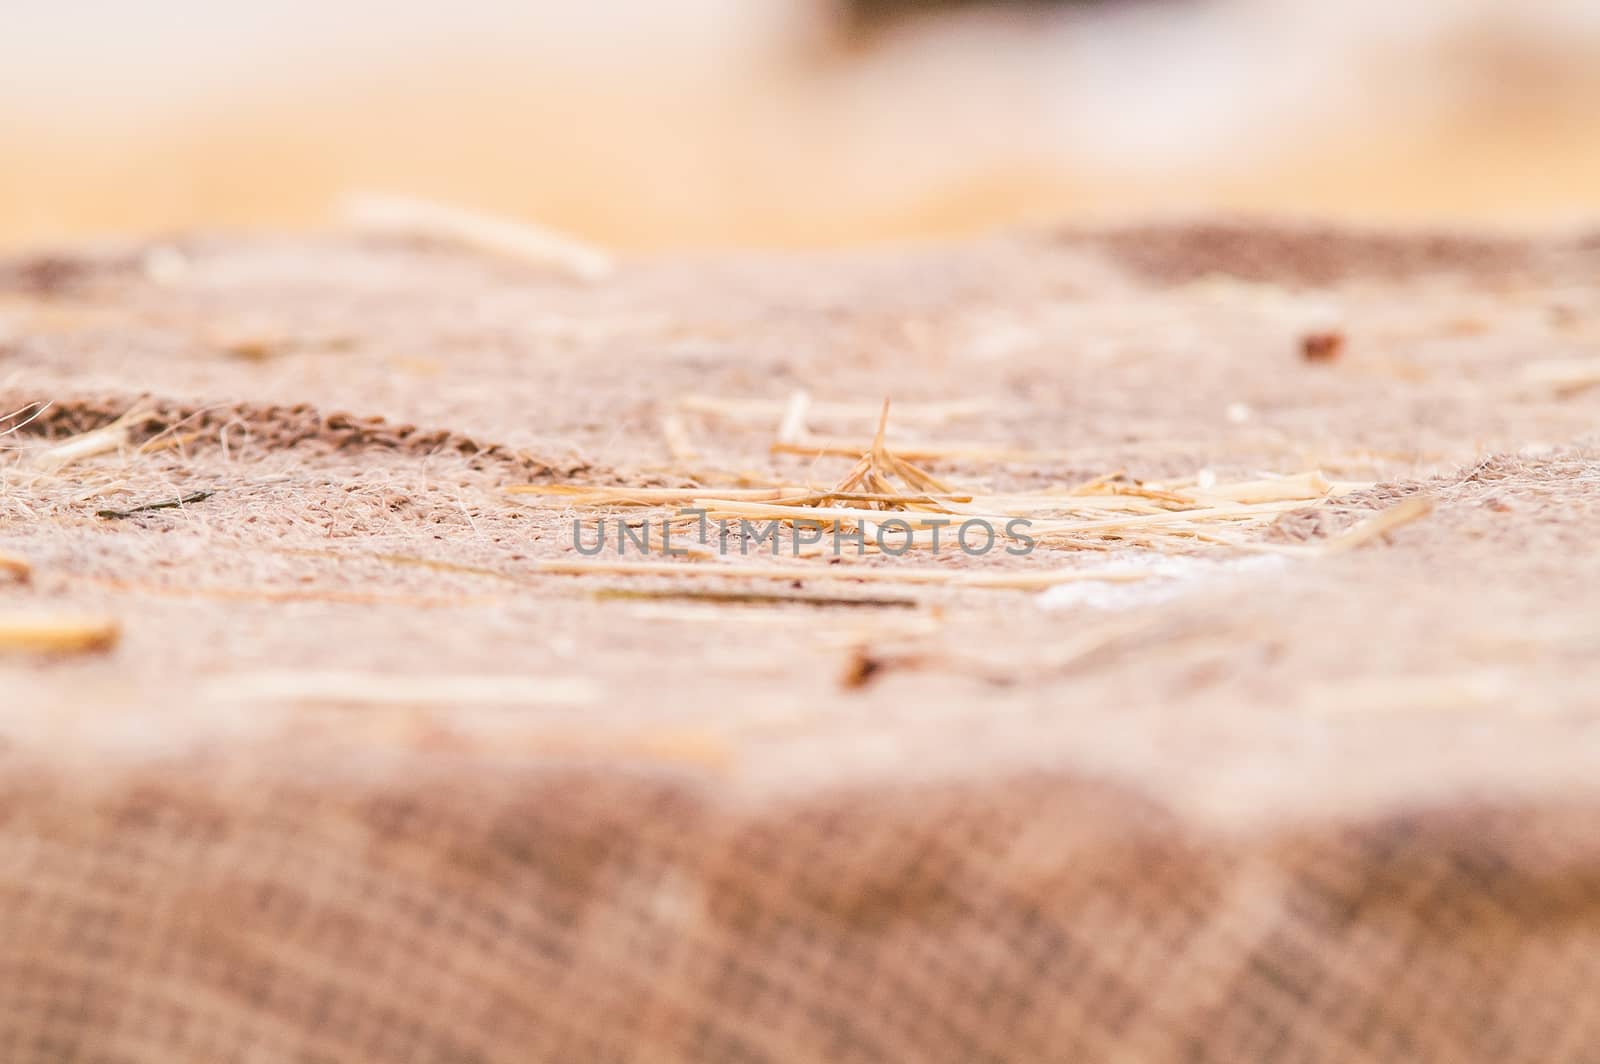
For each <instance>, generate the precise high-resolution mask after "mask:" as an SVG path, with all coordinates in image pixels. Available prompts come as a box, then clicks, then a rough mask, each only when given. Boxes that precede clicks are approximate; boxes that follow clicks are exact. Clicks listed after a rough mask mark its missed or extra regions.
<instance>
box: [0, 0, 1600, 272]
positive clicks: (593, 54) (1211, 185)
mask: <svg viewBox="0 0 1600 1064" xmlns="http://www.w3.org/2000/svg"><path fill="white" fill-rule="evenodd" d="M829 7H830V5H829V4H827V3H825V2H822V0H679V2H675V3H671V4H662V3H657V2H654V0H597V2H594V3H587V4H572V3H566V2H562V0H531V2H527V3H522V4H516V5H509V4H502V3H496V2H494V0H462V2H461V3H456V4H451V5H449V6H447V7H440V6H439V5H424V4H419V3H414V2H407V0H387V2H379V0H341V2H339V3H332V4H330V3H325V2H319V0H284V2H281V3H278V4H274V5H272V6H271V7H270V8H261V9H257V8H248V7H239V6H220V5H216V4H204V3H201V2H199V0H150V2H149V3H147V4H144V5H141V6H138V7H133V6H125V5H100V10H97V12H96V16H95V17H94V18H85V17H83V14H82V12H81V11H80V10H79V7H78V5H71V4H65V5H39V4H31V5H9V6H8V8H7V9H6V10H4V11H0V158H3V159H4V160H5V164H6V165H4V166H0V246H8V247H21V246H31V245H35V244H41V243H48V242H50V241H58V240H65V239H76V238H84V237H97V236H99V235H101V234H103V233H105V232H108V231H114V232H121V233H133V234H144V233H149V232H152V231H161V230H171V229H180V228H193V227H195V226H247V227H260V226H269V227H283V226H307V225H315V224H319V223H321V222H322V221H323V220H324V219H326V218H327V217H328V215H329V212H330V211H331V210H332V208H333V205H334V204H335V203H336V202H337V201H338V200H339V199H340V197H342V196H343V195H345V194H346V193H349V192H352V191H365V192H400V193H407V194H412V195H422V196H428V197H433V198H438V199H442V200H446V201H449V202H456V203H461V204H464V205H467V206H471V207H477V208H483V209H489V210H494V211H498V212H503V213H507V214H512V215H516V216H520V217H526V218H532V219H537V220H539V221H542V222H545V223H547V224H551V225H555V226H558V227H561V228H565V229H570V230H572V231H574V232H577V233H580V234H582V235H584V236H587V237H589V238H590V239H595V240H601V241H604V242H606V243H609V244H614V245H617V246H620V247H626V248H633V249H684V248H705V247H726V246H751V245H757V246H837V245H841V244H857V243H862V242H869V241H873V240H879V239H883V238H886V237H887V238H903V237H908V236H929V235H933V236H939V235H949V234H956V233H971V232H975V231H983V230H986V229H988V228H990V227H992V226H994V225H1002V224H1015V223H1017V222H1021V221H1038V220H1045V219H1056V218H1062V217H1070V218H1079V219H1082V218H1099V217H1101V216H1103V215H1106V214H1112V215H1116V216H1132V217H1145V216H1147V215H1148V213H1149V212H1151V211H1156V212H1169V213H1170V212H1185V211H1188V212H1201V213H1204V212H1209V211H1217V210H1252V211H1267V212H1276V213H1280V214H1281V213H1288V214H1291V215H1303V214H1313V215H1315V216H1319V217H1329V216H1337V217H1343V218H1356V219H1363V220H1374V219H1375V220H1379V221H1382V222H1384V223H1391V222H1396V221H1398V222H1409V223H1418V222H1421V223H1427V222H1430V221H1431V222H1434V223H1438V222H1441V221H1448V222H1452V223H1459V222H1461V221H1463V220H1475V221H1477V222H1479V223H1500V224H1516V225H1528V224H1547V223H1552V222H1553V223H1557V224H1561V223H1565V222H1568V221H1570V220H1572V219H1584V218H1589V217H1593V215H1594V213H1595V212H1596V211H1597V210H1600V192H1597V191H1596V190H1597V189H1600V148H1597V147H1596V138H1595V137H1594V136H1593V135H1592V131H1593V129H1594V128H1595V127H1596V125H1597V124H1600V62H1597V61H1596V60H1597V56H1600V17H1597V16H1596V9H1595V6H1594V5H1593V4H1592V3H1590V2H1589V0H1541V2H1538V3H1524V4H1506V3H1504V2H1502V0H1432V2H1429V3H1426V4H1394V3H1392V2H1387V0H1348V2H1346V3H1342V4H1338V5H1327V4H1313V3H1306V2H1304V0H1208V2H1206V3H1106V4H1092V5H1069V9H1067V10H1061V11H1058V13H1055V14H1049V15H1043V16H1040V17H1038V18H1036V19H1029V18H1009V17H1005V15H1004V14H1003V13H996V12H989V13H985V12H983V11H969V12H966V13H964V14H961V15H958V16H955V17H948V18H928V19H923V20H916V21H912V22H910V23H908V24H906V25H903V26H901V27H899V28H897V29H895V30H893V31H892V32H887V33H885V34H883V35H881V36H879V37H877V38H875V39H873V40H871V41H870V42H859V41H858V42H854V43H852V42H849V41H847V40H844V39H842V38H841V36H840V35H839V33H838V32H837V26H836V25H835V24H834V23H833V22H832V21H831V20H830V19H829V17H828V15H827V12H828V10H829Z"/></svg>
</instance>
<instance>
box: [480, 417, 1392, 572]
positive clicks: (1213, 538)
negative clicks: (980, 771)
mask: <svg viewBox="0 0 1600 1064" xmlns="http://www.w3.org/2000/svg"><path fill="white" fill-rule="evenodd" d="M810 408H811V406H810V400H809V398H808V397H807V396H806V394H805V393H804V392H797V393H796V394H795V395H794V396H793V397H792V398H791V400H790V403H789V406H788V407H787V408H786V413H785V416H784V419H783V423H782V424H781V425H780V426H779V430H778V436H779V442H780V444H781V443H782V440H783V438H784V437H785V436H792V435H794V434H795V433H796V432H798V431H800V426H801V425H802V423H803V420H804V415H805V411H806V410H808V409H810ZM888 419H889V403H888V402H887V401H885V402H884V404H883V405H882V407H880V408H879V416H878V427H877V432H876V434H875V435H874V437H873V439H872V442H871V443H870V444H869V445H868V446H867V447H866V449H865V451H864V452H862V453H860V454H858V455H857V458H856V462H855V464H854V465H853V466H852V467H851V469H850V470H849V471H848V472H847V473H846V474H845V475H844V477H843V478H842V479H841V480H839V481H838V482H837V483H836V484H835V485H834V486H833V487H831V488H821V487H818V486H816V485H813V484H788V485H782V484H780V485H775V486H770V487H762V488H629V487H588V486H579V485H533V484H521V485H513V486H511V487H509V488H507V489H506V490H507V491H508V492H510V493H513V494H525V495H533V496H540V497H543V498H545V499H548V500H552V501H551V502H550V503H548V504H547V505H554V506H560V507H562V508H570V507H573V506H591V507H675V516H674V517H672V518H671V520H674V521H676V522H677V523H679V524H681V525H694V524H699V522H700V521H701V520H708V521H712V520H714V521H721V522H734V521H740V522H749V521H756V522H771V521H780V522H789V523H790V524H798V523H805V524H809V525H812V526H815V527H821V528H834V529H838V530H841V531H844V530H858V531H860V532H861V533H862V534H863V541H864V550H865V551H866V552H868V553H881V552H882V550H883V549H887V548H884V546H883V544H880V543H877V542H876V539H877V538H878V536H879V533H880V529H881V530H882V531H884V532H887V531H888V530H889V528H888V527H885V525H884V523H885V522H886V521H888V520H889V519H888V518H887V517H885V513H886V512H892V513H893V515H894V521H895V524H894V525H893V526H889V527H892V528H893V529H894V531H895V533H896V534H895V535H894V537H893V538H894V541H895V545H896V546H899V545H904V547H905V548H907V549H913V548H914V549H935V550H936V549H938V547H939V545H940V543H941V542H943V543H944V544H949V543H950V542H951V539H952V537H953V536H956V535H957V534H958V533H959V528H956V529H952V528H951V527H950V526H952V525H956V526H959V525H962V524H965V523H966V522H969V521H976V522H979V523H980V524H982V525H984V526H986V527H987V529H988V530H989V532H992V533H993V536H994V539H995V541H998V540H1006V541H1009V542H1012V543H1021V542H1023V541H1024V540H1025V539H1031V540H1032V541H1034V542H1035V543H1047V544H1048V545H1050V546H1053V547H1070V548H1073V549H1080V550H1081V549H1107V545H1108V544H1123V545H1137V546H1142V547H1145V548H1147V549H1151V550H1158V551H1167V552H1176V553H1189V552H1192V551H1193V550H1195V549H1196V548H1197V547H1198V546H1201V545H1207V546H1218V547H1247V548H1253V547H1254V546H1255V545H1254V544H1251V543H1248V542H1239V541H1236V540H1235V539H1233V538H1231V537H1230V536H1229V535H1228V533H1229V532H1236V531H1238V530H1241V529H1243V530H1252V529H1261V528H1264V527H1265V526H1266V525H1268V524H1270V523H1271V522H1272V521H1273V520H1275V519H1276V518H1277V517H1279V516H1280V515H1281V514H1283V513H1285V512H1288V511H1291V510H1297V509H1301V508H1303V507H1305V506H1307V505H1314V504H1317V503H1320V502H1322V501H1324V500H1326V499H1329V498H1333V497H1337V496H1341V495H1346V494H1349V493H1350V492H1353V491H1357V490H1360V489H1363V488H1368V487H1371V486H1372V485H1370V484H1367V483H1360V482H1336V481H1331V480H1329V479H1328V478H1327V477H1325V476H1323V475H1322V474H1321V473H1320V472H1318V471H1316V470H1311V471H1308V472H1304V473H1298V474H1293V475H1289V476H1282V477H1259V476H1258V477H1256V478H1254V479H1251V480H1243V481H1237V482H1233V483H1222V484H1219V483H1217V482H1216V478H1215V476H1214V475H1211V474H1210V473H1209V471H1202V474H1201V475H1199V476H1196V477H1194V478H1191V479H1190V480H1186V481H1179V482H1173V483H1170V484H1161V483H1148V484H1144V483H1139V482H1137V481H1130V480H1127V479H1126V477H1125V475H1124V474H1122V473H1120V472H1118V473H1111V474H1106V475H1103V476H1100V477H1095V478H1094V479H1092V480H1089V481H1087V482H1084V483H1079V484H1076V485H1070V486H1055V487H1050V488H1046V489H1043V490H1039V491H1030V492H1013V493H1002V494H984V493H982V492H980V491H976V490H971V489H958V488H956V487H953V486H952V485H949V484H947V483H945V482H944V481H942V480H940V479H939V478H937V477H935V476H933V475H932V474H930V473H928V472H927V471H926V470H924V469H921V468H920V467H918V466H916V465H915V464H913V463H912V462H910V461H909V460H907V458H906V457H905V455H903V454H901V453H898V452H897V451H895V450H891V449H890V448H889V447H888V445H887V443H886V434H887V428H888ZM683 511H692V512H691V513H684V512H683ZM1014 519H1024V520H1023V521H1022V522H1021V524H1020V525H1017V526H1015V527H1014V525H1013V521H1014ZM740 527H741V529H742V527H743V526H742V525H741V526H740ZM941 530H943V533H944V534H943V538H942V540H941ZM984 538H985V539H987V538H988V533H985V534H984ZM1030 549H1031V548H1030ZM680 553H681V552H680Z"/></svg>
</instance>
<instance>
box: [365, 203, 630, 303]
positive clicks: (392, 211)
mask: <svg viewBox="0 0 1600 1064" xmlns="http://www.w3.org/2000/svg"><path fill="white" fill-rule="evenodd" d="M341 215H342V217H343V218H344V220H345V221H346V222H347V223H349V224H351V225H354V226H356V227H357V228H361V229H366V230H369V231H373V232H386V233H395V234H400V235H405V236H418V237H431V238H435V239H441V240H448V241H451V242H453V243H456V244H460V245H463V246H465V247H470V248H474V249H477V250H479V251H486V252H489V253H491V254H495V255H500V256H503V257H505V258H510V259H517V260H519V261H522V262H526V263H530V264H532V265H536V266H541V267H544V268H546V269H553V270H556V271H559V272H561V273H563V274H565V275H567V276H568V277H571V278H573V279H574V280H579V281H591V282H593V281H603V280H605V279H606V278H608V277H610V276H611V275H612V274H613V273H614V272H615V271H616V264H615V262H614V261H613V259H612V257H611V255H610V254H609V253H608V252H606V251H604V250H602V249H601V248H599V247H596V246H595V245H593V244H589V243H586V242H584V241H582V240H579V239H577V238H576V237H572V236H569V235H567V234H565V233H560V232H557V231H556V230H554V229H549V228H546V227H545V226H542V225H536V224H534V223H533V222H527V221H514V220H512V219H509V218H499V217H495V216H494V215H490V214H484V213H480V212H478V211H472V210H467V209H465V208H462V207H455V206H451V205H448V204H443V203H431V202H428V201H426V200H420V199H411V198H409V197H403V196H378V195H361V196H354V197H351V198H350V199H349V200H348V201H346V203H345V204H344V206H343V209H342V210H341Z"/></svg>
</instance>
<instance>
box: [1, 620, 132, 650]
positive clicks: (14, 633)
mask: <svg viewBox="0 0 1600 1064" xmlns="http://www.w3.org/2000/svg"><path fill="white" fill-rule="evenodd" d="M121 634H122V629H121V626H120V625H118V624H117V622H116V621H115V620H112V619H111V618H108V617H79V616H68V615H51V614H38V613H22V614H17V613H0V651H15V652H20V653H27V654H93V653H100V652H103V651H107V650H110V649H111V648H112V647H114V646H116V645H117V640H118V639H119V638H120V637H121Z"/></svg>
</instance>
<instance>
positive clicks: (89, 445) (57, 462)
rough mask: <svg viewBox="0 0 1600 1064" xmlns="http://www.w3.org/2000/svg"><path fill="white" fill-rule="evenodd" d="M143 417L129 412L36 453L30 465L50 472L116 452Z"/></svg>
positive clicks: (141, 413) (142, 413)
mask: <svg viewBox="0 0 1600 1064" xmlns="http://www.w3.org/2000/svg"><path fill="white" fill-rule="evenodd" d="M144 417H145V414H144V412H143V411H137V410H130V411H128V412H127V413H126V414H123V415H122V416H121V417H119V418H117V420H115V421H113V422H112V423H111V424H109V425H103V426H101V427H100V428H97V429H94V430H93V431H90V432H85V433H83V434H81V435H78V436H73V437H71V438H70V439H67V440H63V441H62V442H61V443H58V444H55V445H54V446H52V447H48V448H46V449H45V450H43V451H40V452H39V453H38V454H37V455H35V456H34V464H35V465H36V466H38V467H39V468H40V469H44V470H46V471H47V472H52V473H53V472H57V471H59V470H61V469H64V468H66V467H67V466H69V465H71V464H72V463H73V462H80V461H82V460H83V459H85V458H93V457H95V456H97V455H102V454H107V453H109V452H111V451H120V450H122V449H123V448H124V447H126V446H128V443H129V441H130V439H131V430H132V428H133V426H134V425H135V424H137V423H138V422H139V421H141V420H142V419H143V418H144Z"/></svg>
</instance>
